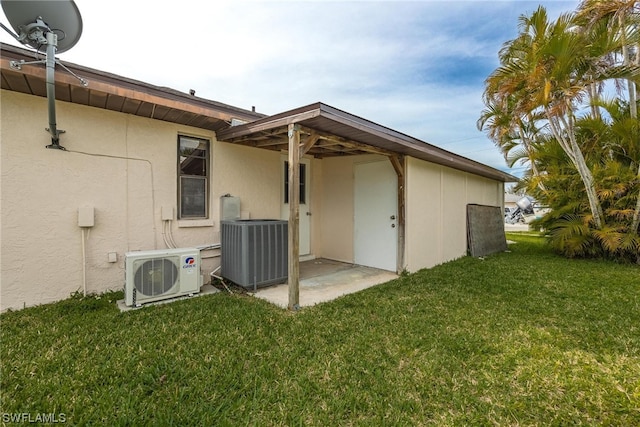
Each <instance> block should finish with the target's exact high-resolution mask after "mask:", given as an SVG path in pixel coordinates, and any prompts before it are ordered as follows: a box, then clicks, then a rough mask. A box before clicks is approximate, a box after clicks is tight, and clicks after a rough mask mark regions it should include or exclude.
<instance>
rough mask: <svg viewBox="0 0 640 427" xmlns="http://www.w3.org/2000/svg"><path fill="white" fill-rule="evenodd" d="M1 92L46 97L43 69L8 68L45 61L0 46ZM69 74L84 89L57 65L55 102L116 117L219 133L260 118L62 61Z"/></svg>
mask: <svg viewBox="0 0 640 427" xmlns="http://www.w3.org/2000/svg"><path fill="white" fill-rule="evenodd" d="M1 47H2V57H1V59H0V61H1V77H2V89H6V90H10V91H15V92H21V93H26V94H29V95H36V96H42V97H46V96H47V92H46V67H45V65H44V64H33V65H23V66H22V68H21V69H20V70H16V69H14V68H12V67H11V64H10V62H11V61H25V62H31V61H34V60H38V59H43V58H44V55H39V56H38V58H35V57H34V52H33V51H31V50H26V49H23V48H19V47H15V46H11V45H7V44H4V43H3V44H2V45H1ZM62 64H64V65H65V66H66V67H67V68H68V69H69V70H70V71H71V72H73V73H75V74H77V75H78V76H80V77H82V78H83V79H85V80H86V81H87V82H88V85H87V86H86V87H85V86H83V85H82V82H80V80H79V79H77V78H76V77H74V76H73V75H72V74H71V73H70V72H69V71H66V70H64V68H62V67H60V66H57V67H56V73H55V92H56V100H58V101H65V102H71V103H74V104H80V105H87V106H91V107H96V108H102V109H106V110H112V111H117V112H120V113H126V114H133V115H136V116H141V117H147V118H152V119H157V120H164V121H168V122H172V123H179V124H183V125H187V126H193V127H197V128H201V129H207V130H211V131H217V130H219V129H223V128H226V127H228V126H229V123H230V122H231V119H234V118H235V119H240V120H244V121H253V120H256V119H259V118H262V117H264V115H263V114H258V113H255V112H253V111H248V110H243V109H240V108H236V107H231V106H229V105H225V104H222V103H217V102H213V101H209V100H206V99H204V98H199V97H196V96H193V95H190V94H186V93H182V92H179V91H176V90H173V89H169V88H164V87H159V86H154V85H150V84H147V83H144V82H140V81H137V80H133V79H127V78H124V77H121V76H117V75H115V74H110V73H105V72H103V71H99V70H95V69H91V68H88V67H83V66H80V65H76V64H72V63H67V62H62Z"/></svg>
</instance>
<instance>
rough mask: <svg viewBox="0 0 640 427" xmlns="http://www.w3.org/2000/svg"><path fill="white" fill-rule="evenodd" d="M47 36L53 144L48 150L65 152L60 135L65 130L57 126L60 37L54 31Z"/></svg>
mask: <svg viewBox="0 0 640 427" xmlns="http://www.w3.org/2000/svg"><path fill="white" fill-rule="evenodd" d="M46 36H47V62H46V64H47V100H48V101H49V128H48V129H47V131H49V133H50V134H51V144H50V145H47V148H57V149H58V150H64V149H65V148H64V147H63V146H61V145H60V134H61V133H63V132H64V131H63V130H58V128H57V126H56V71H55V70H56V48H57V47H58V36H57V34H56V33H54V32H53V31H49V32H47V34H46Z"/></svg>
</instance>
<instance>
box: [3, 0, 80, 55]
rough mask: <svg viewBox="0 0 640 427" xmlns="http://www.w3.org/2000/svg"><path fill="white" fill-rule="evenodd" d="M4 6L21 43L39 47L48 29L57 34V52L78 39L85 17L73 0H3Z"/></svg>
mask: <svg viewBox="0 0 640 427" xmlns="http://www.w3.org/2000/svg"><path fill="white" fill-rule="evenodd" d="M2 10H3V11H4V14H5V15H6V16H7V19H8V20H9V23H10V24H11V26H12V27H13V29H14V30H15V32H16V34H18V41H20V42H21V43H22V44H26V45H29V46H31V47H32V48H34V49H38V50H39V49H40V48H41V47H42V46H43V45H45V44H46V33H47V32H48V31H50V32H53V33H55V34H56V35H57V36H58V46H57V48H56V51H57V52H58V53H62V52H66V51H68V50H69V49H71V48H72V47H73V46H75V45H76V43H78V40H80V36H81V35H82V17H81V16H80V11H79V10H78V7H77V6H76V4H75V3H74V2H73V0H2Z"/></svg>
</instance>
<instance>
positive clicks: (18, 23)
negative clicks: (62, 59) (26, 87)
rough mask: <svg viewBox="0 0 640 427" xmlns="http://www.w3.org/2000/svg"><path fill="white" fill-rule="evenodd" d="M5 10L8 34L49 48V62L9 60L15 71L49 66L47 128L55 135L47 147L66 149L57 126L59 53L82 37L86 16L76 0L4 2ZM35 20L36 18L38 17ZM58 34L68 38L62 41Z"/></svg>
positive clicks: (13, 0)
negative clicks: (34, 66)
mask: <svg viewBox="0 0 640 427" xmlns="http://www.w3.org/2000/svg"><path fill="white" fill-rule="evenodd" d="M0 5H1V6H2V10H3V11H4V14H5V15H6V17H7V19H8V20H9V23H10V24H11V27H13V29H14V31H15V33H14V32H12V31H11V30H10V29H9V28H8V27H7V26H5V25H4V24H1V23H0V27H2V28H3V29H4V30H5V31H6V32H8V33H9V34H10V35H11V36H12V37H13V38H14V39H16V40H17V41H19V42H20V43H22V44H24V45H27V46H29V47H32V48H34V49H36V50H37V51H38V52H40V49H41V48H42V47H43V46H46V47H47V51H46V58H45V60H44V61H43V60H40V59H39V60H37V61H32V62H25V61H24V60H21V61H9V65H10V66H11V68H13V69H16V70H20V69H21V67H22V66H23V65H28V64H29V65H31V64H42V63H43V62H44V63H45V65H46V77H47V81H46V88H47V102H48V105H49V127H48V128H47V129H46V130H47V132H49V133H50V134H51V144H50V145H47V146H46V147H47V148H56V149H58V150H64V149H65V148H64V147H62V146H61V145H60V134H61V133H64V131H63V130H60V129H58V127H57V125H56V104H55V102H56V71H55V69H56V63H57V61H56V53H62V52H66V51H67V50H69V49H71V48H72V47H73V46H75V44H76V43H77V42H78V40H79V39H80V35H81V34H82V17H81V16H80V11H79V10H78V7H77V6H76V4H75V3H74V1H73V0H56V1H46V0H38V1H35V0H33V1H32V0H20V1H18V0H0ZM34 17H35V18H34ZM58 33H60V34H63V35H64V36H63V37H62V38H61V39H60V40H58ZM59 65H60V66H61V67H62V68H64V69H65V70H67V71H68V72H69V73H71V74H72V75H73V76H74V77H76V78H78V80H80V81H81V82H82V85H83V86H87V85H88V83H87V82H86V81H85V80H84V79H83V78H81V77H80V76H77V75H76V74H74V73H73V72H72V71H71V70H69V69H68V68H67V67H65V66H64V64H62V63H59Z"/></svg>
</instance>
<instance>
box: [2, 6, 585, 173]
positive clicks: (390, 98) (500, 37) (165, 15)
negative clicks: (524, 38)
mask: <svg viewBox="0 0 640 427" xmlns="http://www.w3.org/2000/svg"><path fill="white" fill-rule="evenodd" d="M75 3H76V5H77V6H78V8H79V9H80V12H81V14H82V20H83V33H82V37H81V39H80V41H79V42H78V44H77V45H76V46H75V47H74V48H73V49H71V50H69V51H67V52H64V53H62V54H60V55H59V58H60V59H62V60H65V61H69V62H73V63H77V64H81V65H84V66H88V67H92V68H97V69H100V70H103V71H107V72H110V73H114V74H119V75H122V76H125V77H129V78H133V79H137V80H142V81H145V82H147V83H151V84H154V85H158V86H166V87H170V88H172V89H176V90H180V91H184V92H188V91H189V90H190V89H194V90H196V95H197V96H200V97H204V98H207V99H212V100H215V101H219V102H223V103H227V104H230V105H233V106H237V107H242V108H246V109H250V108H251V107H252V106H255V107H256V110H257V111H259V112H261V113H265V114H276V113H279V112H282V111H286V110H289V109H293V108H297V107H300V106H304V105H307V104H310V103H313V102H317V101H320V102H324V103H326V104H329V105H331V106H333V107H336V108H339V109H342V110H345V111H348V112H349V113H352V114H355V115H358V116H361V117H364V118H366V119H369V120H371V121H374V122H376V123H378V124H381V125H383V126H387V127H390V128H393V129H395V130H397V131H399V132H403V133H405V134H408V135H411V136H413V137H416V138H418V139H421V140H423V141H425V142H428V143H430V144H434V145H437V146H440V147H442V148H444V149H446V150H449V151H452V152H454V153H457V154H461V155H463V156H465V157H468V158H471V159H473V160H476V161H479V162H482V163H485V164H487V165H490V166H492V167H495V168H497V169H501V170H505V171H507V172H511V173H513V174H514V175H520V173H521V168H517V167H516V168H515V169H508V168H507V167H506V164H505V162H504V159H503V158H502V155H501V154H500V152H499V151H498V149H497V148H495V146H494V145H493V143H492V142H491V141H490V140H488V139H487V138H486V137H485V136H484V134H483V133H481V132H480V131H478V130H477V128H476V121H477V119H478V117H479V115H480V112H481V110H482V108H483V104H482V92H483V89H484V86H483V82H484V79H485V78H486V77H487V76H488V75H489V73H491V71H493V70H494V69H495V68H496V67H497V65H498V61H497V53H498V50H499V49H500V47H501V46H502V44H503V43H504V42H506V41H507V40H510V39H512V38H514V37H515V35H516V34H517V29H518V28H517V25H518V17H519V16H520V15H522V14H530V13H531V12H533V11H534V10H535V9H536V8H537V7H538V5H543V6H545V7H546V8H547V10H548V12H549V15H550V16H551V17H552V18H555V17H557V16H558V15H559V14H560V13H562V12H568V11H572V10H574V9H575V8H576V7H577V5H578V3H579V2H578V1H577V0H575V1H564V0H546V1H528V0H494V1H482V0H466V1H446V0H441V1H436V0H431V1H420V0H418V1H411V2H405V1H373V2H372V1H350V2H346V1H279V2H274V1H238V0H236V1H224V0H223V1H216V2H213V1H211V2H203V1H201V0H182V1H180V2H173V3H171V4H172V5H173V6H172V7H157V6H156V5H158V4H160V3H158V2H157V1H152V0H131V1H128V2H125V1H123V0H114V1H111V2H104V1H100V2H98V1H96V0H75ZM177 5H179V7H178V6H177ZM0 21H1V22H3V23H4V24H5V25H7V24H8V23H7V21H6V18H5V17H4V15H2V19H0ZM1 33H2V34H0V40H1V41H3V42H5V43H10V44H17V42H16V41H15V40H14V39H12V38H11V37H10V36H9V35H8V34H6V33H5V32H4V31H1ZM59 72H63V71H59Z"/></svg>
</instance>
